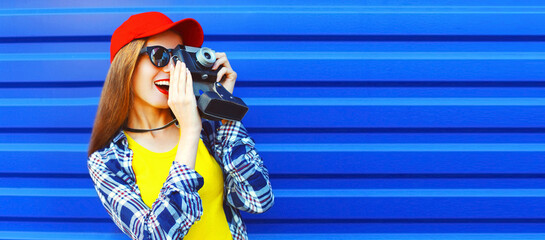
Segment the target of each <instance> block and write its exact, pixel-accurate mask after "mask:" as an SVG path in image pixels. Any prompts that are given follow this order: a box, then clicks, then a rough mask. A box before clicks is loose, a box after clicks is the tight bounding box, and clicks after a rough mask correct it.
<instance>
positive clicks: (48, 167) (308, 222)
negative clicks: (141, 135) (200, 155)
mask: <svg viewBox="0 0 545 240" xmlns="http://www.w3.org/2000/svg"><path fill="white" fill-rule="evenodd" d="M180 2H182V1H160V0H155V1H146V2H144V1H129V0H126V1H2V2H1V3H0V238H2V239H126V237H125V236H124V235H123V234H121V233H120V231H119V230H118V229H117V227H116V226H115V225H114V224H113V223H112V222H111V220H110V219H109V217H108V215H107V214H106V211H105V210H104V208H103V207H102V206H101V204H100V202H99V200H98V197H97V196H96V193H95V191H94V189H93V187H92V182H91V180H90V178H89V176H88V171H87V168H86V149H87V142H88V139H89V136H90V131H91V126H92V123H93V120H94V116H95V112H96V105H97V103H98V98H99V95H100V91H101V87H102V83H103V79H104V78H105V76H106V72H107V69H108V67H109V61H108V59H109V39H110V36H111V34H112V32H113V30H114V29H115V28H116V27H117V26H119V25H120V24H121V23H122V22H123V21H124V20H125V19H127V18H128V16H129V15H131V14H134V13H137V12H143V11H151V10H157V11H162V12H165V13H166V14H167V15H169V16H170V17H171V18H172V19H175V20H178V19H181V18H185V17H193V18H195V19H197V20H198V21H199V22H201V24H202V25H203V28H204V31H205V44H204V45H205V46H208V47H210V48H212V49H215V50H218V51H226V52H227V55H228V57H229V59H230V61H231V63H232V65H233V67H234V69H235V71H237V73H238V75H239V79H238V81H237V87H236V89H235V95H237V96H239V97H241V98H243V99H244V100H245V101H246V103H248V105H249V106H250V111H249V113H248V115H247V116H246V118H245V121H244V123H245V125H246V126H247V128H248V130H249V131H250V133H251V135H252V136H253V137H254V139H255V140H256V142H257V147H258V150H259V151H260V153H261V155H262V157H263V158H264V160H265V163H266V165H267V166H268V168H269V171H270V174H271V181H272V184H273V188H274V191H275V195H276V204H275V206H274V207H273V208H272V209H271V210H270V211H268V212H267V213H265V214H262V215H250V214H245V215H244V217H245V219H246V222H247V225H248V231H249V233H250V236H251V239H258V240H259V239H494V240H497V239H545V181H544V180H545V161H544V160H543V159H544V157H543V155H544V152H545V140H544V137H545V24H544V23H545V2H543V1H505V0H504V1H502V0H497V1H464V0H459V1H440V2H439V1H431V0H414V1H400V0H396V1H378V0H375V1H344V2H343V3H338V2H336V1H323V0H322V1H297V2H294V1H287V0H282V1H275V3H266V2H263V3H256V2H254V1H245V0H239V1H229V4H227V3H224V1H206V2H198V3H197V2H195V1H191V2H188V3H180ZM360 2H364V3H360Z"/></svg>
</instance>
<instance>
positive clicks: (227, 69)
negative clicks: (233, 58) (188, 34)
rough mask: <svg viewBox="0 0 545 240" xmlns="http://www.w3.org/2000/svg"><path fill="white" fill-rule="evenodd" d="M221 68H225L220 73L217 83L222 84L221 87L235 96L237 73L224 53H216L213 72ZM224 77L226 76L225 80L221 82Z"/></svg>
mask: <svg viewBox="0 0 545 240" xmlns="http://www.w3.org/2000/svg"><path fill="white" fill-rule="evenodd" d="M219 66H223V68H221V69H220V71H219V72H218V78H217V79H216V82H220V83H221V85H223V87H225V89H227V91H229V92H230V93H231V94H233V90H234V89H235V82H236V80H237V73H236V72H235V71H233V68H232V67H231V64H230V63H229V60H228V59H227V55H226V54H225V53H224V52H216V63H214V66H213V67H212V70H216V69H218V67H219ZM223 75H225V80H223V81H221V78H222V77H223Z"/></svg>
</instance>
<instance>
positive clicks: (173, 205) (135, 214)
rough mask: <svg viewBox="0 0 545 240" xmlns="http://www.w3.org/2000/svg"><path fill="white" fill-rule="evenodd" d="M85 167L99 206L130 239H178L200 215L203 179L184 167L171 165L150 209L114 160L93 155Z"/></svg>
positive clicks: (96, 153)
mask: <svg viewBox="0 0 545 240" xmlns="http://www.w3.org/2000/svg"><path fill="white" fill-rule="evenodd" d="M87 165H88V168H89V173H90V175H91V178H92V179H93V182H94V185H95V189H96V191H97V193H98V196H99V198H100V201H101V202H102V205H104V207H105V208H106V211H107V212H108V214H109V215H110V216H111V217H112V219H113V221H114V222H115V224H116V225H117V226H118V227H119V228H120V229H121V230H122V231H123V232H124V233H125V234H127V235H128V236H129V237H130V238H131V239H179V238H180V239H181V238H182V237H183V236H185V235H186V234H187V232H188V231H189V228H190V227H191V226H192V225H193V223H194V222H195V221H198V220H199V219H200V217H201V215H202V211H203V210H202V203H201V199H200V197H199V195H198V193H197V191H198V190H199V189H200V188H201V187H202V185H203V183H204V181H203V178H202V177H201V176H200V175H199V174H198V173H197V172H196V171H195V170H193V169H190V168H188V167H187V166H185V165H182V164H180V163H178V162H174V163H173V165H172V167H171V168H170V172H169V175H168V177H167V180H166V182H165V184H164V185H163V188H162V189H161V192H160V193H159V197H158V198H157V200H156V201H155V202H154V203H153V205H152V208H151V209H150V208H149V207H148V206H146V204H145V203H144V202H143V200H142V198H141V196H140V192H139V190H138V188H137V186H136V183H134V181H132V180H131V179H130V178H129V176H128V175H127V174H126V173H125V172H123V171H122V170H121V168H120V167H118V166H119V163H117V160H116V159H107V158H104V157H103V156H101V154H100V153H99V152H95V153H93V154H92V155H91V156H90V157H89V159H88V162H87Z"/></svg>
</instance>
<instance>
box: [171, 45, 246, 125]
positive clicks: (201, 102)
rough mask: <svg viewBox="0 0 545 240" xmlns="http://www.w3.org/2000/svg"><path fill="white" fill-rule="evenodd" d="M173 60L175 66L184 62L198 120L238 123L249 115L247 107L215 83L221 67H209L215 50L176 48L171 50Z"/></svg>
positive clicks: (214, 60) (180, 46)
mask: <svg viewBox="0 0 545 240" xmlns="http://www.w3.org/2000/svg"><path fill="white" fill-rule="evenodd" d="M173 57H174V59H173V60H175V61H174V62H176V60H180V61H182V62H184V63H185V65H186V66H187V68H188V69H189V71H190V72H191V77H192V78H193V93H194V94H195V97H196V98H197V107H198V108H199V113H200V115H201V117H203V118H206V119H210V120H214V121H219V120H222V119H226V120H231V121H240V120H242V118H244V115H246V112H248V106H247V105H246V103H244V101H242V99H240V98H238V97H235V96H233V95H232V94H231V93H230V92H229V91H227V89H225V88H224V87H223V86H222V85H221V84H220V83H219V82H216V79H217V77H218V72H219V71H220V70H221V68H222V67H221V66H220V67H219V68H218V69H216V70H212V66H214V63H215V62H216V55H215V51H214V50H212V49H210V48H207V47H203V48H197V47H190V46H184V45H178V46H177V47H176V48H175V49H174V50H173ZM223 79H225V76H223V78H222V80H223Z"/></svg>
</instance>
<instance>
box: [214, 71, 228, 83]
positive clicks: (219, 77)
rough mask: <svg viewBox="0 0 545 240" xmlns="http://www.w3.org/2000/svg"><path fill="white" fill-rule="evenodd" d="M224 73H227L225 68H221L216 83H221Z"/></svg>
mask: <svg viewBox="0 0 545 240" xmlns="http://www.w3.org/2000/svg"><path fill="white" fill-rule="evenodd" d="M226 73H227V68H222V69H220V71H219V72H218V77H217V78H216V82H219V81H221V78H222V77H223V75H225V74H226Z"/></svg>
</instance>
